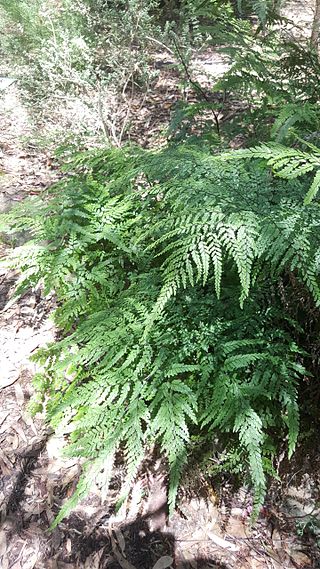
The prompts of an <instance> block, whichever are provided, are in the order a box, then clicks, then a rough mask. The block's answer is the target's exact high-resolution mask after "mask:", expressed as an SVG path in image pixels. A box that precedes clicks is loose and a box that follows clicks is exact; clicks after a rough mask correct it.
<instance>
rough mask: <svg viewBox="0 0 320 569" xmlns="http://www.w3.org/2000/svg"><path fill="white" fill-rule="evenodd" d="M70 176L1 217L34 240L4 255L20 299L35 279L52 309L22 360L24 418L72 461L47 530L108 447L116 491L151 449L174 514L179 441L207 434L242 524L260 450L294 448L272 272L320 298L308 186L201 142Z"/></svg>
mask: <svg viewBox="0 0 320 569" xmlns="http://www.w3.org/2000/svg"><path fill="white" fill-rule="evenodd" d="M71 171H72V168H71V166H70V165H68V172H69V175H68V176H67V177H66V178H65V179H63V180H62V181H61V182H59V184H58V185H55V186H54V187H52V188H51V190H50V191H49V195H48V196H47V197H46V196H44V197H43V199H41V200H39V199H36V200H31V201H29V202H25V203H24V204H22V205H21V206H20V208H19V209H18V210H16V211H14V212H13V213H12V214H9V215H8V216H7V218H6V223H7V224H9V225H10V226H11V229H12V231H15V230H21V228H24V229H26V228H27V229H28V231H30V232H31V235H32V239H31V241H30V242H29V243H28V244H26V245H25V246H23V247H20V248H18V249H16V250H14V251H13V260H12V262H13V264H14V265H15V266H16V265H17V263H18V264H19V266H20V269H21V271H22V279H21V282H20V285H19V291H20V292H21V291H22V290H24V289H25V288H26V287H29V286H33V285H34V284H35V283H37V282H39V281H41V282H43V283H44V287H45V292H48V291H49V290H54V291H55V293H56V296H57V300H58V309H57V311H56V314H55V319H56V323H57V325H58V326H59V327H60V329H61V330H62V339H61V340H60V341H58V342H56V343H54V344H52V345H51V346H48V347H47V348H44V349H41V350H39V351H38V354H37V356H36V358H37V360H38V361H39V362H40V363H41V364H42V365H43V368H44V369H43V373H42V374H40V375H38V376H37V378H36V380H35V383H36V386H37V396H36V399H35V401H34V410H35V411H36V410H38V409H40V408H42V406H43V405H45V407H46V413H47V417H48V420H49V421H50V422H51V424H52V426H53V427H54V428H56V429H60V430H61V431H67V432H68V433H69V438H70V444H69V447H68V450H67V452H68V453H69V454H71V455H73V456H82V457H84V458H85V460H86V464H85V467H84V473H83V477H82V479H81V480H80V482H79V486H78V490H77V492H76V494H75V495H74V496H73V497H72V498H71V500H69V501H68V502H67V503H66V504H65V505H64V506H63V508H62V510H61V511H60V513H59V515H58V517H57V519H56V522H55V523H58V522H59V521H60V520H61V519H62V517H63V516H65V515H66V514H67V513H68V512H69V511H70V509H71V508H72V507H73V506H74V504H75V503H76V501H77V500H79V499H81V497H83V496H84V495H85V493H86V492H88V490H89V489H90V487H91V485H92V484H93V483H94V481H95V482H98V483H99V484H100V485H101V487H104V488H105V487H107V485H108V480H109V478H110V475H111V472H112V463H113V461H114V460H115V459H117V456H118V455H119V452H120V451H121V453H122V457H123V459H124V461H125V463H126V466H127V476H126V480H125V482H124V486H123V489H122V493H121V495H124V494H126V493H127V492H128V491H129V489H130V484H131V482H132V480H133V479H134V477H135V476H136V474H137V471H138V468H139V465H140V464H141V461H142V460H143V458H144V456H145V452H146V449H148V448H150V445H153V444H154V443H157V444H158V445H159V447H160V448H161V450H162V452H163V454H164V456H165V457H166V458H167V461H168V466H169V472H170V475H169V476H170V481H169V504H170V509H171V511H172V509H173V508H174V504H175V500H176V494H177V490H178V484H179V479H180V476H181V473H182V471H183V469H185V468H187V463H188V454H189V453H190V450H191V448H192V444H191V442H192V440H194V439H195V438H197V437H198V439H200V440H201V441H204V442H207V443H208V444H209V442H210V440H211V439H212V438H213V437H216V436H219V434H220V435H221V436H223V438H224V440H226V452H227V451H228V448H229V450H230V449H231V448H234V446H235V445H236V446H237V449H238V456H239V461H240V462H239V464H241V470H242V472H243V475H244V476H245V477H249V479H250V480H251V483H252V485H253V488H254V496H255V501H254V503H255V507H254V512H255V515H256V514H257V513H258V511H259V508H260V506H261V504H262V503H263V499H264V494H265V490H266V475H265V464H266V456H269V454H270V450H269V449H270V440H273V445H274V447H275V448H276V445H277V441H278V440H282V441H283V439H284V438H287V442H288V453H289V455H291V454H292V453H293V451H294V449H295V446H296V443H297V437H298V431H299V404H298V396H299V383H300V382H301V379H302V378H303V376H304V374H305V373H306V371H305V369H304V366H303V352H302V350H301V349H300V347H299V345H298V344H297V342H296V341H295V338H296V337H297V334H296V323H295V322H294V321H293V320H292V318H291V317H289V315H287V314H286V312H285V310H284V307H283V305H282V302H281V294H280V290H279V286H278V283H279V278H280V277H282V276H283V275H284V274H288V273H290V272H294V273H295V275H296V277H297V278H299V279H300V280H301V282H303V283H304V284H305V286H306V287H307V288H308V289H309V291H310V295H312V297H313V299H314V302H315V303H317V304H319V303H320V291H319V279H318V272H319V262H318V259H319V245H320V243H319V232H318V207H317V204H316V202H315V201H313V202H312V203H310V205H309V206H308V207H305V206H304V205H303V203H302V201H303V196H304V194H305V188H306V185H307V184H308V180H306V181H304V179H303V180H302V181H299V180H298V179H297V178H295V177H292V178H290V180H286V179H284V178H280V177H278V178H273V177H272V176H271V175H270V172H269V171H268V169H266V168H265V167H264V165H263V164H262V162H251V161H249V162H248V161H242V160H237V161H233V162H231V161H228V160H226V159H225V156H222V157H219V156H212V153H211V151H210V150H209V149H207V148H206V147H205V146H204V145H203V144H201V145H194V146H192V145H184V144H180V145H178V146H174V145H170V146H169V147H168V148H164V149H162V150H160V151H142V150H139V149H131V148H128V149H124V150H110V151H105V150H99V151H94V152H91V153H85V154H80V155H77V156H76V157H75V159H74V163H73V174H72V175H70V172H71ZM48 198H49V199H48ZM228 441H229V442H228Z"/></svg>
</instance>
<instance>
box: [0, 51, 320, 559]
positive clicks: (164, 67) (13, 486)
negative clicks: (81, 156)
mask: <svg viewBox="0 0 320 569" xmlns="http://www.w3.org/2000/svg"><path fill="white" fill-rule="evenodd" d="M198 63H199V62H198ZM200 64H201V68H202V76H203V77H204V76H205V75H206V74H207V73H209V74H210V73H211V72H212V71H215V73H216V75H218V74H219V73H222V72H223V70H224V69H225V66H226V62H225V60H224V59H223V58H222V57H221V56H220V55H217V54H216V53H215V52H210V51H207V52H206V54H204V55H203V56H202V57H201V61H200ZM159 68H160V72H159V75H158V79H157V81H156V83H155V84H154V86H153V89H152V93H150V94H148V95H146V96H144V97H143V98H141V97H139V96H137V98H136V99H133V100H131V103H130V104H131V108H130V109H131V113H132V116H133V117H134V120H133V124H132V125H131V131H130V132H131V139H132V140H133V141H136V142H139V143H142V144H143V145H145V146H153V145H154V144H161V142H162V141H163V140H165V138H164V134H163V133H164V129H165V127H166V125H167V124H168V119H169V117H170V113H171V109H172V103H173V102H174V101H176V100H177V98H179V97H180V98H181V90H180V89H179V87H178V86H177V85H178V77H177V75H176V73H175V72H174V70H172V68H171V66H170V60H168V58H166V57H165V56H163V58H162V59H160V65H159ZM184 96H185V94H184ZM187 96H188V97H189V100H190V98H191V100H192V97H194V96H195V95H194V94H192V93H191V92H189V93H188V94H187ZM0 100H1V106H0V213H1V212H5V211H9V209H10V208H11V207H12V206H13V205H14V204H15V203H17V202H19V201H21V200H23V199H24V198H25V197H26V196H30V195H37V194H39V193H41V192H42V191H43V190H44V189H45V188H46V187H48V186H49V185H51V184H52V183H53V182H54V181H55V180H57V179H58V178H59V176H60V173H59V168H58V166H57V164H56V162H55V160H54V158H53V157H52V155H51V154H50V150H49V148H50V147H51V146H50V145H46V144H43V142H42V143H41V144H40V143H39V142H37V141H39V140H42V141H43V129H42V130H41V127H40V126H39V123H37V121H36V120H35V119H34V117H33V116H32V112H31V111H32V109H31V110H30V108H29V107H26V105H25V104H24V103H23V101H22V99H21V96H20V92H19V88H18V86H17V85H15V84H13V85H11V86H10V87H8V88H7V89H6V90H5V91H3V92H0ZM66 114H68V113H66ZM222 119H223V117H222ZM68 120H69V121H70V124H69V127H70V128H71V126H72V123H74V122H75V121H76V120H78V119H77V115H76V114H75V115H74V116H71V117H70V113H69V114H68ZM54 123H55V120H54V119H52V125H54ZM35 125H38V126H37V127H36V126H35ZM62 128H64V129H67V128H68V124H66V123H64V124H62ZM46 136H47V133H46ZM23 241H24V236H23V235H21V236H19V238H18V241H16V242H15V243H13V242H12V239H11V237H10V236H8V235H4V236H3V243H2V244H0V256H1V257H2V258H3V259H4V258H6V257H7V255H8V254H9V253H10V251H11V250H12V248H13V247H16V246H19V245H20V244H22V243H23ZM18 278H19V275H18V274H17V273H16V271H14V270H11V269H10V268H8V267H6V266H5V265H3V266H1V268H0V310H1V313H0V344H1V351H0V473H1V477H0V515H1V519H0V521H1V526H0V566H1V569H104V568H109V569H165V568H166V567H168V568H169V567H172V568H176V569H187V568H190V569H191V568H195V569H197V568H198V569H201V568H202V569H209V568H222V569H223V568H224V569H267V568H270V569H271V568H272V569H282V568H285V569H302V568H304V569H307V568H317V567H318V568H319V567H320V554H319V550H318V548H317V542H318V541H319V539H320V522H319V520H320V511H319V509H317V508H318V503H319V480H320V458H319V454H320V453H319V449H317V448H316V446H317V445H319V442H318V441H315V443H314V449H313V452H312V453H310V452H309V451H305V450H303V449H301V451H300V452H298V453H297V458H296V461H295V462H294V463H291V465H290V467H289V466H288V465H287V464H286V460H285V459H283V460H282V465H281V468H282V477H281V482H278V483H275V484H274V486H273V487H272V488H271V489H270V494H269V496H268V500H267V504H266V507H265V508H264V510H263V511H262V512H261V515H260V518H259V520H258V522H257V524H256V525H255V526H254V527H253V528H252V527H251V526H250V519H249V518H250V507H251V502H250V494H249V493H248V492H247V490H246V488H240V489H239V488H238V489H237V491H235V490H234V489H233V488H232V484H231V480H229V479H228V478H223V481H222V482H221V481H220V482H219V481H215V480H213V481H212V480H210V479H207V478H206V477H205V476H204V475H203V474H201V473H200V472H197V470H196V469H193V471H190V472H189V473H187V474H186V476H185V479H184V482H183V485H182V490H181V494H180V497H179V503H178V508H177V511H176V513H175V515H174V516H173V518H172V519H171V520H170V521H169V522H168V520H167V519H166V515H165V512H164V503H165V499H166V495H165V486H164V482H165V475H164V473H163V469H162V465H161V462H160V461H159V460H157V459H155V460H154V461H152V460H150V462H149V463H148V464H145V465H144V467H143V469H142V471H141V473H140V476H139V477H138V480H137V481H136V483H135V485H134V488H133V490H132V493H131V495H130V499H129V500H128V501H127V502H126V503H125V504H124V505H123V506H122V508H121V510H120V511H119V512H118V513H117V514H116V513H115V511H114V504H115V496H116V493H117V489H118V487H119V484H120V481H121V468H119V470H118V471H117V473H116V475H115V477H114V480H113V482H112V485H111V490H110V493H109V495H108V497H107V500H105V501H104V500H103V499H102V496H101V494H100V492H99V491H98V489H94V488H93V489H92V492H91V494H90V495H89V496H88V498H87V499H86V500H84V501H83V502H82V503H81V504H80V505H79V506H78V507H77V508H76V509H75V510H74V511H73V513H72V514H71V515H70V516H69V517H68V518H66V519H65V520H64V521H63V522H62V523H60V524H59V526H58V527H57V528H56V529H55V530H54V531H52V532H49V531H48V529H49V526H50V524H51V523H52V521H53V519H54V517H55V515H56V513H57V511H58V510H59V507H60V506H61V504H62V503H63V500H64V499H65V498H66V497H69V496H70V495H71V494H72V492H73V491H74V488H75V484H76V481H77V480H78V477H79V473H80V471H81V464H80V463H79V461H78V460H74V459H66V458H64V457H62V455H61V451H62V449H63V447H64V444H65V441H64V438H63V437H61V436H59V434H52V433H51V432H50V431H49V429H48V428H47V426H46V424H45V423H44V419H43V417H42V416H41V415H37V416H35V417H33V418H32V417H31V416H30V414H29V412H28V402H29V400H30V397H31V395H32V393H33V386H32V377H33V375H34V373H35V372H36V371H37V369H36V365H35V364H34V363H32V362H30V360H29V357H30V356H31V355H32V354H33V353H34V351H35V350H36V349H37V348H38V347H40V346H42V345H45V344H46V343H47V342H50V341H52V340H54V338H55V334H56V331H55V328H54V324H53V322H52V319H51V318H50V315H51V313H52V311H53V309H54V302H55V301H54V297H53V296H49V297H48V296H47V297H44V296H43V293H42V291H41V289H36V290H32V291H30V292H28V293H27V294H25V295H23V296H22V298H20V299H19V301H18V302H13V301H12V293H13V290H14V287H15V285H16V282H17V280H18Z"/></svg>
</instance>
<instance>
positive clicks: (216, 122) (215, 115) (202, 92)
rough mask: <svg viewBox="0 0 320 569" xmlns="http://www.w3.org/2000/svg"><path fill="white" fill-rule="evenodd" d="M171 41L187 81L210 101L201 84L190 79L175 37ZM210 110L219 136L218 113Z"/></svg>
mask: <svg viewBox="0 0 320 569" xmlns="http://www.w3.org/2000/svg"><path fill="white" fill-rule="evenodd" d="M173 43H174V45H175V48H176V50H177V54H178V56H179V59H180V61H181V64H182V67H183V69H184V71H185V74H186V76H187V78H188V81H189V83H190V84H191V85H192V86H193V87H194V89H195V90H196V91H197V92H198V93H199V94H200V95H201V96H202V97H203V98H204V99H205V101H207V103H211V101H210V99H209V97H208V95H207V93H206V92H205V91H204V90H203V89H202V87H201V85H199V83H197V82H196V81H194V79H192V76H191V74H190V71H189V68H188V66H187V64H186V62H185V60H184V58H183V55H182V53H181V50H180V48H179V46H178V44H177V42H176V39H175V38H173ZM210 110H211V113H212V115H213V118H214V122H215V125H216V129H217V133H218V135H219V136H220V125H219V116H218V113H216V111H215V110H214V109H213V108H212V107H210Z"/></svg>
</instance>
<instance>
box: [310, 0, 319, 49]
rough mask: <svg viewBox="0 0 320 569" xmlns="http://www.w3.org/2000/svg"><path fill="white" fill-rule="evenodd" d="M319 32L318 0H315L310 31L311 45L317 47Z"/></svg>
mask: <svg viewBox="0 0 320 569" xmlns="http://www.w3.org/2000/svg"><path fill="white" fill-rule="evenodd" d="M319 32H320V0H316V5H315V12H314V17H313V23H312V32H311V40H310V43H311V47H313V48H314V49H318V46H319Z"/></svg>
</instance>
